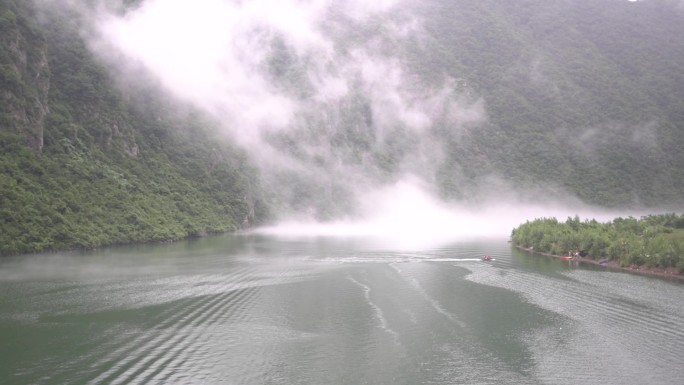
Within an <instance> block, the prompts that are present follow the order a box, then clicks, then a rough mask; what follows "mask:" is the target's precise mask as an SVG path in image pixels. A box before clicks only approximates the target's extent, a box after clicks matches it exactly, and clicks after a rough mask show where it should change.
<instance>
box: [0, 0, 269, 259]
mask: <svg viewBox="0 0 684 385" xmlns="http://www.w3.org/2000/svg"><path fill="white" fill-rule="evenodd" d="M50 12H51V13H50V15H49V17H48V18H45V19H42V20H38V18H37V13H36V11H35V10H34V8H33V7H32V4H31V2H27V1H23V0H17V1H13V0H2V1H1V2H0V31H1V33H0V39H1V40H2V44H1V45H0V65H1V67H0V85H1V90H2V95H1V97H2V104H1V105H0V146H1V148H2V154H1V155H0V254H16V253H26V252H33V251H40V250H56V249H65V248H74V247H85V248H91V247H97V246H100V245H106V244H115V243H127V242H141V241H150V240H156V241H160V240H172V239H180V238H183V237H188V236H194V235H201V234H206V233H211V232H223V231H233V230H236V229H239V228H241V227H242V226H245V225H249V224H252V222H253V221H254V220H255V218H256V215H257V214H256V213H257V212H258V210H259V198H258V188H257V186H258V182H257V179H258V172H257V170H256V169H255V168H254V167H253V166H251V165H250V162H249V160H248V159H247V156H246V154H245V153H244V151H242V150H239V149H237V148H235V147H234V146H230V145H229V144H226V143H225V142H224V141H222V140H219V139H217V134H216V132H214V131H215V126H216V124H215V122H212V121H210V120H209V119H206V118H204V117H202V116H200V115H199V114H198V113H197V112H196V111H193V110H192V109H191V108H188V107H183V106H180V105H179V104H178V103H177V102H175V101H173V100H170V99H168V98H164V97H162V96H161V93H160V92H159V90H158V89H155V87H154V85H153V83H152V82H147V83H146V82H140V81H138V82H136V83H131V84H128V85H127V87H126V89H127V93H122V92H121V91H120V90H121V88H120V87H118V86H117V84H116V80H115V79H114V78H113V77H112V76H110V74H109V73H108V72H107V70H106V68H105V67H104V66H103V65H102V64H101V63H99V62H97V61H96V60H95V59H94V58H93V55H92V54H91V53H90V52H89V50H88V48H87V47H86V45H85V42H84V41H83V39H82V38H80V35H79V33H80V32H81V31H80V30H79V28H81V25H82V24H81V23H80V22H79V19H78V18H79V15H78V14H76V13H73V12H70V11H69V10H68V9H66V8H61V7H57V6H56V7H51V8H50Z"/></svg>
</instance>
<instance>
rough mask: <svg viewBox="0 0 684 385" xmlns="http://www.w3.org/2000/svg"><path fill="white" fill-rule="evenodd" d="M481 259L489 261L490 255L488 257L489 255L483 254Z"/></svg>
mask: <svg viewBox="0 0 684 385" xmlns="http://www.w3.org/2000/svg"><path fill="white" fill-rule="evenodd" d="M482 260H483V261H491V260H492V257H490V256H489V255H485V256H484V257H482Z"/></svg>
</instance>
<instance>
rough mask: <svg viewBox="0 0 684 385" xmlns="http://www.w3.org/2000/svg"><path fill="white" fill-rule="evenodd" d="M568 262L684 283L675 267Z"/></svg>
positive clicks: (576, 259)
mask: <svg viewBox="0 0 684 385" xmlns="http://www.w3.org/2000/svg"><path fill="white" fill-rule="evenodd" d="M515 247H516V248H518V249H520V250H523V251H527V252H529V253H533V254H539V255H543V256H546V257H550V258H555V259H561V258H567V257H568V256H567V255H555V254H549V253H544V252H540V251H537V250H534V248H531V247H529V248H528V247H523V246H518V245H516V246H515ZM568 262H571V263H583V264H590V265H597V266H602V267H605V268H607V269H611V270H616V271H624V272H629V273H634V274H641V275H648V276H653V277H659V278H666V279H673V280H679V281H684V274H680V273H679V272H678V271H677V268H676V267H668V268H662V267H646V266H643V265H642V266H637V265H633V266H628V267H623V266H620V263H619V262H618V261H608V262H607V263H605V264H599V262H598V260H596V259H592V258H589V257H580V256H576V257H572V259H570V260H568Z"/></svg>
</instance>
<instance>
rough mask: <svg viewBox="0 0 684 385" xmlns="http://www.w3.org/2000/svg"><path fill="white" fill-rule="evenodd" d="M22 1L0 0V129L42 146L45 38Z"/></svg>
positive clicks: (45, 108)
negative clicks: (31, 21)
mask: <svg viewBox="0 0 684 385" xmlns="http://www.w3.org/2000/svg"><path fill="white" fill-rule="evenodd" d="M29 12H31V9H30V8H29V5H27V4H26V2H14V1H8V0H3V1H1V2H0V131H1V132H8V131H9V132H19V133H21V134H22V135H24V136H25V138H26V141H27V144H28V146H29V147H31V148H32V149H34V150H36V151H39V152H40V151H42V149H43V131H44V124H45V117H46V115H47V113H48V92H49V90H50V66H49V64H48V49H47V43H46V41H45V38H44V37H43V36H42V34H40V33H39V32H37V31H36V30H35V29H34V28H33V27H32V25H31V23H30V22H29V21H28V19H27V17H26V15H27V14H28V13H29Z"/></svg>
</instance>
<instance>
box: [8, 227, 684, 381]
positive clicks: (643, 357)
mask: <svg viewBox="0 0 684 385" xmlns="http://www.w3.org/2000/svg"><path fill="white" fill-rule="evenodd" d="M485 254H487V255H491V256H492V257H494V258H495V260H494V261H491V262H483V261H481V260H480V258H481V257H482V255H485ZM682 303H684V285H681V284H679V283H673V282H669V281H663V280H659V279H654V278H647V277H639V276H633V275H629V274H623V273H614V272H605V271H600V270H596V269H586V268H583V267H574V268H573V267H570V266H567V265H564V264H562V263H561V262H558V261H554V260H549V259H545V258H542V257H539V256H530V255H527V254H525V253H522V252H520V251H517V250H512V249H511V247H510V245H509V244H507V243H506V242H505V241H503V240H501V241H483V242H469V243H465V242H464V243H458V244H453V245H449V246H445V247H441V248H433V249H425V250H393V249H392V247H387V245H381V244H376V243H373V242H371V241H364V240H360V239H341V238H311V239H299V240H296V239H289V240H282V239H276V238H272V237H268V236H254V235H252V236H219V237H211V238H205V239H200V240H194V241H188V242H179V243H174V244H164V245H144V246H135V247H126V248H113V249H103V250H100V251H96V252H92V253H85V254H80V255H77V254H60V255H38V256H29V257H21V258H10V259H5V260H3V261H2V262H0V341H1V342H0V381H1V382H2V383H3V384H26V383H36V384H63V383H89V384H101V383H112V384H137V383H163V384H169V383H180V384H192V383H197V384H206V383H240V384H313V383H326V384H356V383H371V384H453V383H463V384H471V383H507V384H516V383H517V384H535V383H538V384H578V383H603V384H621V385H622V384H645V383H648V384H673V383H684V365H682V357H684V309H682V306H681V305H682Z"/></svg>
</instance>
